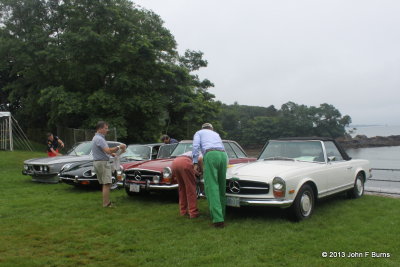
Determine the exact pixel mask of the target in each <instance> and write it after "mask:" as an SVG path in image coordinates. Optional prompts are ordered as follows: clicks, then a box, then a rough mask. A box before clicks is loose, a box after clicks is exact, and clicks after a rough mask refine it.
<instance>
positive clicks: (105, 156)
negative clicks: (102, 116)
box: [92, 121, 126, 207]
mask: <svg viewBox="0 0 400 267" xmlns="http://www.w3.org/2000/svg"><path fill="white" fill-rule="evenodd" d="M107 133H108V124H107V122H105V121H99V122H98V123H97V125H96V134H95V135H94V137H93V139H92V142H93V144H92V154H93V167H94V171H95V172H96V175H97V179H98V180H99V184H101V185H102V194H103V207H112V203H111V201H110V188H111V183H112V180H111V175H112V174H111V163H110V155H115V154H114V153H116V152H117V151H118V150H120V149H122V150H123V151H125V150H126V145H125V144H120V145H119V146H116V147H112V148H110V147H108V144H107V142H106V139H105V136H106V135H107Z"/></svg>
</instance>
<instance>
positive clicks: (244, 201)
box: [226, 196, 294, 208]
mask: <svg viewBox="0 0 400 267" xmlns="http://www.w3.org/2000/svg"><path fill="white" fill-rule="evenodd" d="M226 197H227V198H236V199H238V203H239V204H240V206H266V207H280V208H288V207H290V206H291V205H292V203H293V201H294V200H292V199H282V200H279V199H260V198H241V197H237V196H226ZM229 203H230V201H228V199H227V206H233V207H235V205H230V204H229ZM231 203H232V202H231Z"/></svg>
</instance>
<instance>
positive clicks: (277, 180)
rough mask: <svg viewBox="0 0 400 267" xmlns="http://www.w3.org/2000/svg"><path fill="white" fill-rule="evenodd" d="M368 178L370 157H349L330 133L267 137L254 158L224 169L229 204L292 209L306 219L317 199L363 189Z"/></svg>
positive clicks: (356, 193) (355, 195)
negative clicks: (362, 158)
mask: <svg viewBox="0 0 400 267" xmlns="http://www.w3.org/2000/svg"><path fill="white" fill-rule="evenodd" d="M370 177H372V175H371V167H370V163H369V161H368V160H359V159H357V160H354V159H351V158H350V157H349V156H348V155H347V154H346V152H345V151H344V150H343V149H342V148H341V147H340V146H339V145H338V144H337V143H336V142H335V140H333V139H329V138H290V139H289V138H284V139H277V140H270V141H269V142H268V143H267V144H266V145H265V147H264V149H263V151H262V152H261V155H260V156H259V158H258V160H257V161H256V162H251V163H245V164H239V165H235V166H234V167H231V168H229V169H228V173H227V178H226V179H227V181H226V192H227V194H226V195H227V199H226V201H227V206H232V207H240V206H275V207H281V208H290V209H291V212H290V214H291V215H292V216H293V219H295V220H297V221H299V220H302V219H306V218H309V217H310V216H311V214H312V213H313V210H314V206H315V201H316V199H318V198H323V197H326V196H329V195H332V194H335V193H338V192H343V191H347V192H348V195H349V196H350V197H352V198H359V197H361V196H362V195H363V194H364V183H365V181H366V179H367V178H370Z"/></svg>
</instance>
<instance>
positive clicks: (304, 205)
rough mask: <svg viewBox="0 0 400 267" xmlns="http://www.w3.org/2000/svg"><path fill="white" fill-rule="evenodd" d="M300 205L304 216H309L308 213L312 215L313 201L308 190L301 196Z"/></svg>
mask: <svg viewBox="0 0 400 267" xmlns="http://www.w3.org/2000/svg"><path fill="white" fill-rule="evenodd" d="M300 207H301V213H302V214H303V216H305V217H307V216H308V215H310V213H311V209H312V201H311V197H310V195H309V193H308V192H305V193H304V194H303V195H302V196H301V201H300Z"/></svg>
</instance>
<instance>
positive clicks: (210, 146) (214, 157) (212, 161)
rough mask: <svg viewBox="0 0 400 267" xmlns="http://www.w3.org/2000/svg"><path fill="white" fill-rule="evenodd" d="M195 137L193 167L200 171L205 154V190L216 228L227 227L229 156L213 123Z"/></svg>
mask: <svg viewBox="0 0 400 267" xmlns="http://www.w3.org/2000/svg"><path fill="white" fill-rule="evenodd" d="M201 128H202V129H201V130H199V131H197V132H196V133H195V134H194V136H193V150H192V153H193V165H194V169H195V171H197V170H198V169H199V166H198V158H199V154H200V151H201V153H202V154H203V166H204V173H203V178H204V190H205V193H206V196H207V202H208V208H209V210H210V215H211V219H212V222H213V225H214V227H217V228H223V227H225V223H224V221H225V206H226V197H225V193H226V192H225V191H226V168H227V164H228V156H227V155H226V152H225V147H224V144H223V143H222V140H221V137H220V136H219V134H218V133H216V132H215V131H214V130H213V126H212V124H211V123H204V124H203V125H202V127H201Z"/></svg>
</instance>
